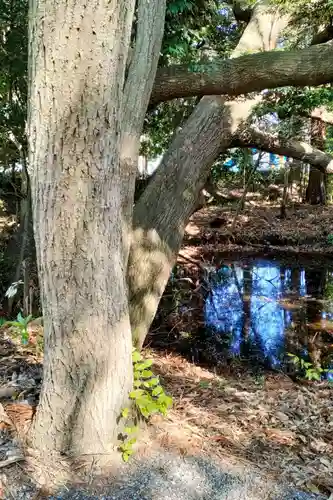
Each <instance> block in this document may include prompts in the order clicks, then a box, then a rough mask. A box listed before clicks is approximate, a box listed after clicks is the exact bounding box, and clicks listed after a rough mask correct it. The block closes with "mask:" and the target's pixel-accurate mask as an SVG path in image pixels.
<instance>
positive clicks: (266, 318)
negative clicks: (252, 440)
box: [202, 258, 333, 380]
mask: <svg viewBox="0 0 333 500" xmlns="http://www.w3.org/2000/svg"><path fill="white" fill-rule="evenodd" d="M205 287H206V297H205V301H204V311H203V313H204V323H205V334H204V337H205V343H209V344H210V346H212V345H214V352H215V357H216V356H217V357H219V356H221V358H222V357H223V358H226V357H227V358H230V357H231V358H233V357H238V358H241V359H246V360H252V361H254V360H255V361H256V362H261V363H263V364H264V365H265V366H266V367H268V368H273V369H283V370H284V369H286V366H287V365H288V366H289V365H290V357H288V353H292V354H295V355H297V356H298V357H300V358H302V359H304V360H307V361H309V362H311V363H312V364H313V365H314V366H322V367H323V368H326V369H333V263H332V265H328V264H327V263H322V264H320V263H319V262H318V263H312V262H311V263H310V264H303V265H302V264H300V263H298V262H297V261H296V260H295V261H294V263H293V262H285V261H278V260H267V259H264V258H254V259H251V260H247V261H234V262H228V264H226V265H223V264H222V265H221V266H220V267H219V268H218V269H210V270H209V271H208V272H207V276H206V278H205ZM202 340H203V339H202ZM288 360H289V363H288ZM322 377H324V378H329V379H330V380H333V372H332V373H323V374H322Z"/></svg>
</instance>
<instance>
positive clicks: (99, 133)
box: [29, 0, 134, 455]
mask: <svg viewBox="0 0 333 500" xmlns="http://www.w3.org/2000/svg"><path fill="white" fill-rule="evenodd" d="M133 10H134V0H122V1H119V0H118V1H116V0H111V1H110V2H109V3H108V4H105V3H103V2H100V1H99V0H92V1H90V2H87V1H83V2H81V3H77V2H74V1H72V0H58V2H57V3H56V4H52V5H51V4H48V3H47V2H46V0H35V1H34V2H33V4H32V7H31V11H30V26H29V29H30V61H29V63H30V75H29V80H30V81H29V84H30V110H29V140H30V145H29V146H30V156H29V165H30V177H31V185H32V200H33V216H34V230H35V241H36V247H37V262H38V268H39V277H40V285H41V296H42V305H43V315H44V335H45V355H44V380H43V387H42V392H41V396H40V404H39V407H38V410H37V416H36V418H35V421H34V425H33V430H32V442H33V445H34V446H35V447H37V448H38V449H40V450H43V451H44V452H45V451H46V452H49V453H52V452H55V451H56V452H61V453H64V452H71V453H74V454H78V455H79V454H94V453H104V452H107V451H109V450H110V446H111V444H114V443H115V442H116V437H117V425H116V421H117V418H118V417H119V415H120V412H121V409H122V407H123V405H124V404H125V403H126V401H127V395H128V391H129V390H130V387H131V383H132V365H131V348H132V343H131V331H130V323H129V316H128V304H127V291H126V284H125V280H124V268H123V265H124V260H123V252H122V244H121V243H122V242H121V230H122V216H121V208H122V198H121V191H122V182H121V181H122V179H121V172H120V168H119V165H120V138H121V120H122V105H123V95H122V93H123V86H124V74H125V62H126V57H127V50H128V46H129V39H130V30H131V24H132V16H133Z"/></svg>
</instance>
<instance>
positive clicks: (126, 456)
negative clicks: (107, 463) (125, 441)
mask: <svg viewBox="0 0 333 500" xmlns="http://www.w3.org/2000/svg"><path fill="white" fill-rule="evenodd" d="M130 455H131V454H130V453H128V451H124V452H123V454H122V458H123V460H124V462H128V459H129V457H130Z"/></svg>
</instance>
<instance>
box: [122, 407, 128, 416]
mask: <svg viewBox="0 0 333 500" xmlns="http://www.w3.org/2000/svg"><path fill="white" fill-rule="evenodd" d="M128 415H129V408H124V409H123V411H122V412H121V416H122V417H123V418H127V417H128Z"/></svg>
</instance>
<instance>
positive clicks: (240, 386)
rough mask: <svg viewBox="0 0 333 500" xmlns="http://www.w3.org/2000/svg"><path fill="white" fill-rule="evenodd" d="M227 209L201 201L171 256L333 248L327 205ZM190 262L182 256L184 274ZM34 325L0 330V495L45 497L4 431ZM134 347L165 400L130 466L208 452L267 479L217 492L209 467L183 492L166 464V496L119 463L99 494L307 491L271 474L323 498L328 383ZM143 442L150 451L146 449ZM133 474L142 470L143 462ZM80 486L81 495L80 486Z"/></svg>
mask: <svg viewBox="0 0 333 500" xmlns="http://www.w3.org/2000/svg"><path fill="white" fill-rule="evenodd" d="M234 219H235V208H234V207H230V206H229V207H224V208H218V207H208V208H205V209H203V210H201V211H199V212H197V213H195V214H194V215H193V217H192V219H191V221H190V223H189V224H188V226H187V228H186V237H185V240H184V245H183V248H182V250H181V254H180V257H179V264H180V265H181V266H183V267H186V266H189V267H191V266H193V265H194V267H197V266H196V263H198V262H199V263H201V264H200V265H202V264H206V263H210V264H211V263H212V262H213V263H214V261H215V259H216V261H217V260H218V258H219V257H218V256H219V255H226V254H228V255H230V256H232V255H234V254H235V253H236V254H237V253H241V254H244V253H249V254H252V253H260V254H261V255H262V254H266V253H267V254H274V255H276V254H278V253H288V254H289V253H291V254H292V253H294V254H295V253H296V254H300V253H305V254H309V255H315V254H317V255H318V254H320V255H321V256H323V257H327V258H330V257H331V256H333V238H332V239H331V238H330V235H331V234H333V210H332V208H331V207H308V206H305V205H298V206H297V205H295V206H294V207H293V208H292V209H289V210H288V212H287V218H286V219H280V218H279V208H278V207H277V206H273V205H270V204H266V205H265V204H263V203H261V204H260V206H256V205H253V206H250V207H247V208H246V209H245V210H244V211H243V212H241V213H240V214H239V215H238V216H237V218H236V220H235V221H234ZM233 221H234V222H233ZM232 226H233V228H232V232H231V231H230V229H231V227H232ZM195 272H196V271H194V270H193V267H192V269H191V273H192V277H193V273H194V275H195ZM186 274H187V272H185V276H186ZM194 281H195V280H194ZM198 297H199V295H198ZM169 320H171V322H172V321H178V319H177V318H174V319H173V320H172V318H171V317H170V315H169ZM165 327H167V328H168V329H169V331H171V330H172V329H173V326H172V324H167V325H165ZM42 335H43V334H42V330H41V329H40V327H36V328H35V329H32V331H31V343H30V344H29V345H28V346H22V345H21V344H20V339H19V338H13V337H12V336H9V335H8V331H7V330H6V329H5V330H4V329H2V331H0V336H1V338H0V401H1V402H2V403H3V408H2V409H3V412H2V415H1V414H0V499H1V498H9V499H11V498H15V499H17V500H19V499H22V500H23V499H33V498H35V499H37V498H49V496H48V495H46V493H45V484H44V481H43V480H40V482H39V483H38V482H37V483H36V482H35V483H33V482H32V481H31V477H32V468H33V463H32V462H33V461H32V462H31V460H30V458H29V453H28V454H27V455H25V454H24V450H23V454H22V449H20V446H19V445H18V442H17V441H16V440H15V439H14V440H13V439H12V434H11V432H12V430H13V426H12V423H14V427H15V432H21V431H22V430H23V431H24V430H25V429H26V427H27V426H28V425H29V423H30V422H31V418H32V413H33V408H34V407H35V405H36V403H37V401H38V396H39V391H40V386H41V376H42V355H41V353H40V349H39V347H38V345H39V344H40V341H41V339H42ZM145 356H146V357H149V358H152V359H153V360H154V371H155V372H156V373H157V374H159V375H160V377H161V380H162V383H163V385H164V387H165V389H166V391H167V392H168V393H169V394H170V395H172V397H173V401H174V404H173V408H172V410H171V411H170V412H169V414H168V416H167V417H166V418H160V417H154V418H153V419H152V421H151V425H149V427H148V429H147V431H146V432H144V433H143V435H142V439H141V440H140V444H139V449H138V454H137V458H135V459H134V460H133V463H134V464H136V466H137V465H138V463H139V462H140V461H141V463H143V462H142V461H144V463H146V464H147V463H148V462H147V461H149V460H151V464H153V465H151V466H149V467H150V470H153V468H154V467H155V469H154V470H155V472H154V474H155V479H156V477H157V476H158V478H159V481H162V479H161V478H162V477H164V476H165V477H166V472H165V471H166V469H165V468H164V469H163V467H164V465H163V466H162V465H161V463H160V460H161V456H165V457H169V458H168V460H171V459H170V456H172V457H173V458H172V460H171V463H172V464H173V470H174V471H175V470H177V469H179V471H183V469H182V467H183V466H184V467H185V465H184V464H187V465H186V467H190V465H189V463H190V462H188V460H190V459H193V460H209V461H213V462H214V464H219V465H218V466H217V467H218V469H219V470H220V471H221V470H223V471H229V472H230V473H231V474H234V471H235V470H237V475H238V476H239V477H240V478H242V479H244V478H246V477H249V476H250V475H251V474H254V476H255V475H256V474H258V477H259V478H261V479H260V484H261V485H262V484H265V482H266V483H267V486H266V490H265V491H264V490H260V487H258V488H257V487H256V488H257V489H255V492H254V493H253V494H252V493H251V495H249V494H247V493H246V490H244V491H245V493H244V491H243V490H242V491H243V492H242V493H237V494H236V493H231V492H230V491H229V493H228V492H227V493H225V496H223V494H222V493H221V495H220V496H218V495H217V494H215V493H216V491H220V490H219V489H218V488H219V487H220V486H216V485H217V484H218V481H220V480H221V478H219V479H218V480H217V479H216V477H217V476H216V474H215V473H214V474H215V476H214V474H213V476H214V477H215V479H214V481H215V482H214V481H213V482H214V484H215V489H214V488H213V490H209V488H211V487H209V488H208V487H207V488H208V489H207V488H206V486H205V487H204V489H203V490H202V491H203V492H204V493H202V494H201V493H200V491H201V490H199V489H198V486H195V485H194V486H193V488H194V490H193V491H194V493H193V495H192V493H191V495H190V494H188V495H187V493H184V495H183V494H180V493H179V494H178V497H177V488H178V486H177V485H179V484H180V483H179V478H178V476H177V474H178V475H179V472H178V473H177V474H176V473H174V475H172V474H171V473H170V474H171V475H170V476H168V479H167V481H168V482H169V483H170V484H171V485H173V486H172V489H173V490H176V496H175V497H173V496H172V494H171V493H170V494H169V496H168V495H166V494H164V496H163V494H162V493H161V491H159V490H158V489H156V491H155V492H154V491H153V490H152V491H153V493H149V494H148V493H146V494H143V493H142V496H140V495H141V493H140V495H139V493H138V492H139V491H140V492H141V489H140V488H141V486H140V485H139V483H138V482H137V481H138V480H137V479H135V481H136V482H133V483H132V482H131V481H132V480H131V479H129V476H128V470H129V469H126V467H128V466H127V465H126V466H124V469H123V472H122V473H120V476H121V474H123V476H122V477H123V478H125V479H124V480H123V481H124V482H123V483H122V485H121V486H119V489H118V490H117V491H115V490H112V491H111V490H110V491H109V495H111V496H104V497H103V498H115V499H118V498H119V499H124V500H125V499H128V500H134V499H136V498H138V499H139V498H140V499H141V498H142V499H143V498H146V499H148V500H153V499H155V498H161V499H165V500H167V499H171V498H178V499H179V500H180V499H185V500H186V499H187V498H188V499H190V498H193V499H194V498H196V499H199V498H204V499H206V498H207V499H210V500H213V499H215V498H216V499H222V498H228V499H232V498H235V499H236V498H237V500H239V499H244V500H250V499H253V500H257V499H265V498H266V499H274V500H276V499H278V498H281V499H284V500H285V499H287V498H288V499H289V498H290V499H296V498H310V497H309V496H308V497H305V496H304V497H303V496H297V495H296V494H295V495H294V496H287V495H284V494H282V496H281V497H279V496H278V495H275V496H274V494H273V485H274V484H279V485H281V483H282V484H283V485H284V486H285V485H290V486H291V487H295V488H297V489H298V490H303V491H307V492H309V493H313V494H314V497H313V498H331V499H332V498H333V439H332V436H333V416H332V401H333V386H332V384H329V383H328V382H305V381H303V382H302V381H294V380H292V379H291V378H290V377H288V376H287V375H285V374H283V373H274V372H264V373H260V374H259V375H258V374H257V375H256V374H255V373H254V372H253V370H250V369H247V368H246V366H244V365H238V364H237V363H236V364H231V365H228V366H227V365H225V366H222V367H219V369H217V368H216V367H215V368H210V367H203V366H198V365H196V364H195V363H193V362H191V361H189V360H188V359H185V358H184V357H182V356H181V355H180V354H179V353H176V352H170V349H163V348H159V349H157V348H154V349H152V348H150V347H147V348H146V351H145ZM0 410H1V408H0ZM0 413H1V412H0ZM8 418H9V422H8V420H7V419H8ZM15 432H14V436H15ZM155 453H157V454H158V455H157V456H158V458H156V459H155V458H154V457H155V455H154V454H155ZM161 453H162V455H161ZM170 454H171V455H170ZM136 461H138V462H136ZM11 462H13V463H12V464H11ZM149 463H150V462H149ZM198 463H199V462H198ZM182 464H183V465H182ZM192 465H193V464H192ZM192 465H191V467H192ZM130 467H131V466H130ZM138 467H139V466H138ZM200 467H201V466H200ZM205 467H206V466H205ZM169 469H170V467H169ZM169 469H168V470H169ZM186 471H187V472H186ZM143 474H144V477H147V470H146V469H145V472H144V473H143ZM168 474H169V472H168ZM175 474H176V475H175ZM186 474H190V475H191V474H193V468H191V469H186V470H185V469H184V474H183V475H184V477H185V476H186ZM120 476H119V477H120ZM134 476H135V474H134ZM134 476H133V477H134ZM176 476H177V477H176ZM254 476H253V477H254ZM34 477H35V475H34ZM131 477H132V476H131ZM191 477H192V476H191ZM256 477H257V476H256ZM155 479H154V481H155ZM133 481H134V479H133ZM163 481H164V479H163ZM223 481H225V480H224V479H223ZM141 482H144V480H143V479H142V481H141ZM102 483H103V484H102ZM101 484H102V486H103V488H106V483H105V482H103V481H101ZM154 484H155V483H154ZM163 484H164V483H163ZM195 484H197V483H195ZM125 485H132V486H133V488H134V490H136V494H133V495H131V494H130V495H129V494H128V492H127V489H126V487H127V486H125ZM150 487H151V488H152V489H153V488H155V486H149V488H150ZM179 487H180V486H179ZM147 488H148V486H147ZM163 488H164V486H163ZM195 488H197V490H195ZM205 488H206V489H205ZM106 489H107V488H106ZM106 489H105V491H106ZM215 490H216V491H215ZM259 490H260V493H259ZM70 491H71V490H70ZM89 491H90V494H91V492H92V489H91V488H90V489H89ZM98 491H99V492H101V488H100V487H99V488H95V489H94V492H95V495H96V496H81V497H80V496H76V494H73V493H70V492H68V491H67V494H66V488H65V493H62V494H61V495H60V496H59V495H58V496H57V497H56V498H78V499H79V498H102V496H101V494H98V493H97V492H98ZM168 491H169V490H168ZM195 491H197V493H195ZM221 491H222V490H221ZM235 491H236V490H235ZM126 495H127V496H126ZM135 495H137V496H135ZM214 495H215V496H214ZM233 495H234V496H233ZM316 495H318V496H316ZM320 495H322V496H320Z"/></svg>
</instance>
